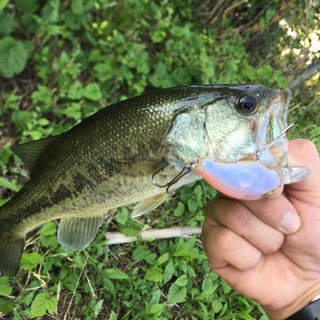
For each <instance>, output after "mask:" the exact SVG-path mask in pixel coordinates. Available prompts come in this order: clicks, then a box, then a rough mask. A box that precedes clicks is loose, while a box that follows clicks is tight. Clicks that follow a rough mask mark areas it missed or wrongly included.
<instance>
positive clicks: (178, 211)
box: [173, 201, 185, 217]
mask: <svg viewBox="0 0 320 320" xmlns="http://www.w3.org/2000/svg"><path fill="white" fill-rule="evenodd" d="M184 212H185V209H184V204H183V202H181V201H179V202H178V205H177V207H176V209H175V210H174V211H173V215H174V216H175V217H181V216H182V215H183V214H184Z"/></svg>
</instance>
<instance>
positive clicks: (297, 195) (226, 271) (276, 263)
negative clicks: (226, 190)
mask: <svg viewBox="0 0 320 320" xmlns="http://www.w3.org/2000/svg"><path fill="white" fill-rule="evenodd" d="M289 155H290V158H291V159H290V160H289V162H290V163H289V165H290V166H304V167H307V168H308V169H310V171H311V175H310V176H309V177H308V178H307V179H306V180H303V181H301V182H299V183H295V184H291V185H286V186H285V187H284V191H283V192H282V194H281V195H279V196H278V197H275V198H272V199H261V200H255V201H242V200H241V201H240V200H234V199H230V198H224V197H223V196H221V195H219V196H217V197H216V198H215V199H213V200H212V201H210V202H209V203H208V205H207V208H206V219H205V222H204V225H203V231H202V243H203V246H204V250H205V252H206V254H207V256H208V259H209V263H210V266H211V268H212V270H213V271H214V272H216V273H217V274H218V275H220V276H221V277H222V278H224V279H225V280H226V281H227V282H228V283H229V284H230V285H231V286H232V287H233V288H234V289H235V290H236V291H237V292H239V293H241V294H243V295H245V296H247V297H249V298H251V299H254V300H256V301H257V302H259V303H260V304H261V306H262V307H263V308H264V310H265V311H266V313H267V314H268V316H269V317H270V319H273V320H278V319H284V318H286V317H288V316H290V315H292V314H293V313H295V312H297V311H298V310H299V309H302V308H303V307H304V306H306V305H308V304H309V303H310V301H311V300H312V299H313V298H314V297H316V296H317V295H319V294H320V158H319V155H318V152H317V150H316V148H315V146H314V145H313V143H311V142H310V141H308V140H302V139H299V140H292V141H290V142H289Z"/></svg>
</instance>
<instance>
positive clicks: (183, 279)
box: [174, 274, 188, 287]
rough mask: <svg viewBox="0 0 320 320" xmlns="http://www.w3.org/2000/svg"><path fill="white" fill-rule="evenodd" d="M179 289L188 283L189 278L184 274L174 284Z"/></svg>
mask: <svg viewBox="0 0 320 320" xmlns="http://www.w3.org/2000/svg"><path fill="white" fill-rule="evenodd" d="M174 283H175V284H176V285H177V286H178V287H184V286H186V285H187V283H188V278H187V276H186V275H185V274H184V275H182V276H180V277H179V278H178V279H177V280H176V281H175V282H174Z"/></svg>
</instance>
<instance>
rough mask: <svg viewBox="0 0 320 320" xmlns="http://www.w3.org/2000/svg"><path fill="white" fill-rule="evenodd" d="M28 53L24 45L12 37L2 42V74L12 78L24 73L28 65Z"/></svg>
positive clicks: (0, 72)
mask: <svg viewBox="0 0 320 320" xmlns="http://www.w3.org/2000/svg"><path fill="white" fill-rule="evenodd" d="M27 60H28V51H27V49H26V47H25V45H24V43H23V42H22V41H20V40H16V39H14V38H12V37H5V38H3V39H1V40H0V74H2V76H3V77H4V78H12V77H13V76H14V75H15V74H19V73H21V72H22V71H23V69H24V68H25V66H26V64H27Z"/></svg>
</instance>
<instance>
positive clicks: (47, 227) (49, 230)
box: [38, 221, 57, 236]
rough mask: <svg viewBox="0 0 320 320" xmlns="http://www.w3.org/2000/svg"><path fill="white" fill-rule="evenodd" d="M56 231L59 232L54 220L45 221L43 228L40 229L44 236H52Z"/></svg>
mask: <svg viewBox="0 0 320 320" xmlns="http://www.w3.org/2000/svg"><path fill="white" fill-rule="evenodd" d="M56 232H57V227H56V224H55V223H54V222H53V221H50V222H47V223H45V224H44V225H43V226H42V228H41V229H40V230H39V231H38V233H39V234H41V235H43V236H51V235H53V234H56Z"/></svg>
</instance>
